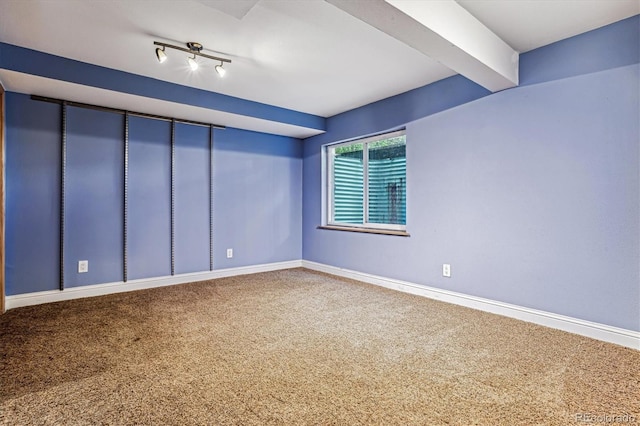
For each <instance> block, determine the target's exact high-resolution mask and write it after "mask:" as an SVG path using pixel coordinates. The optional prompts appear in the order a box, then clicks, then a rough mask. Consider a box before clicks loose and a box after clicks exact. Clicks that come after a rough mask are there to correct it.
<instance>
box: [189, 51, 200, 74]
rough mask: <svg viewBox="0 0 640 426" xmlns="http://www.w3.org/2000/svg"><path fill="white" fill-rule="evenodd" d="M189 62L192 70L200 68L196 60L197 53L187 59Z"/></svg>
mask: <svg viewBox="0 0 640 426" xmlns="http://www.w3.org/2000/svg"><path fill="white" fill-rule="evenodd" d="M187 63H188V64H189V67H190V68H191V71H195V70H197V69H198V63H197V62H196V55H193V58H189V59H187Z"/></svg>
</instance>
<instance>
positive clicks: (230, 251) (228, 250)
mask: <svg viewBox="0 0 640 426" xmlns="http://www.w3.org/2000/svg"><path fill="white" fill-rule="evenodd" d="M232 257H233V249H232V248H231V249H227V259H231V258H232Z"/></svg>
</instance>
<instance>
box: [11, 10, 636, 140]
mask: <svg viewBox="0 0 640 426" xmlns="http://www.w3.org/2000/svg"><path fill="white" fill-rule="evenodd" d="M356 1H367V0H356ZM416 1H438V0H416ZM457 1H458V3H459V4H460V5H461V6H463V7H464V8H465V9H466V10H467V11H468V12H470V13H471V14H472V15H473V16H475V18H477V19H478V20H479V21H480V22H481V23H482V24H484V25H485V26H487V27H488V28H489V29H490V30H492V31H493V32H494V33H495V34H496V35H497V36H498V37H500V38H501V39H502V40H503V41H504V42H506V43H507V44H508V45H509V46H511V47H512V48H513V49H515V50H516V51H518V52H524V51H528V50H531V49H534V48H537V47H540V46H543V45H546V44H549V43H552V42H554V41H557V40H561V39H563V38H567V37H570V36H573V35H576V34H579V33H582V32H585V31H589V30H592V29H594V28H598V27H601V26H603V25H606V24H609V23H612V22H615V21H618V20H620V19H624V18H627V17H629V16H633V15H636V14H638V13H640V0H555V1H551V0H549V1H546V0H457ZM154 40H157V41H162V42H167V43H171V44H177V45H183V44H184V43H185V42H187V41H198V42H200V43H202V44H203V45H204V47H205V50H204V51H203V53H209V54H213V55H220V56H226V57H228V58H230V59H231V60H232V61H233V62H232V63H231V64H229V65H226V66H225V68H227V70H228V72H227V75H226V76H225V78H224V79H220V78H217V76H216V75H215V73H213V66H214V65H216V64H215V63H213V62H210V61H206V60H203V61H202V62H201V64H202V66H201V69H199V70H198V71H197V72H191V71H190V70H189V69H188V67H187V66H186V63H185V54H183V53H182V52H178V51H170V50H167V54H168V56H169V60H168V61H167V62H165V63H164V64H162V65H161V64H158V62H157V61H156V58H155V54H154V46H153V41H154ZM0 41H1V42H5V43H9V44H14V45H17V46H22V47H27V48H30V49H35V50H39V51H43V52H47V53H51V54H55V55H59V56H63V57H67V58H71V59H75V60H79V61H83V62H88V63H92V64H96V65H101V66H104V67H108V68H114V69H118V70H123V71H127V72H130V73H134V74H139V75H143V76H147V77H151V78H155V79H159V80H164V81H168V82H173V83H177V84H181V85H188V86H192V87H196V88H200V89H204V90H209V91H213V92H218V93H222V94H226V95H231V96H236V97H239V98H243V99H248V100H252V101H257V102H262V103H266V104H270V105H275V106H279V107H284V108H288V109H292V110H296V111H301V112H305V113H310V114H316V115H320V116H324V117H328V116H332V115H335V114H338V113H340V112H344V111H347V110H349V109H352V108H355V107H358V106H362V105H365V104H368V103H371V102H374V101H377V100H380V99H383V98H386V97H389V96H392V95H395V94H399V93H402V92H405V91H408V90H410V89H414V88H417V87H420V86H424V85H426V84H429V83H432V82H434V81H437V80H440V79H442V78H445V77H448V76H451V75H454V74H455V72H453V71H452V70H450V69H449V68H447V67H445V66H444V65H442V64H440V63H438V62H436V61H435V60H433V59H431V58H429V57H427V56H426V55H425V54H423V53H420V52H419V51H418V50H415V49H414V48H412V47H409V46H408V45H406V44H404V43H403V42H401V41H399V40H397V39H395V38H393V37H391V36H389V35H387V34H385V33H384V32H382V31H380V30H378V29H376V28H374V27H372V26H370V25H368V24H366V23H365V22H363V21H361V20H359V19H356V18H355V17H353V16H351V15H349V14H347V13H345V12H344V11H343V10H341V9H339V8H337V7H335V6H333V5H332V4H330V3H328V2H325V1H324V0H155V1H148V0H124V1H122V0H93V1H79V0H1V1H0ZM14 74H15V73H14ZM0 80H1V81H2V82H3V83H4V85H5V86H6V89H7V90H10V91H19V92H24V93H34V94H43V93H36V92H35V91H36V90H37V91H39V92H42V91H46V92H47V95H48V96H54V95H55V94H56V93H57V92H58V91H59V92H60V93H58V96H57V97H59V98H62V99H69V97H68V96H65V93H69V87H68V86H69V84H70V83H68V84H57V85H56V84H55V82H50V83H51V84H50V85H47V81H43V80H46V79H36V78H31V77H30V76H24V75H22V76H21V75H10V73H8V72H7V71H2V72H0ZM65 86H66V89H65V88H64V87H65ZM72 86H73V85H72ZM78 86H79V85H78ZM31 87H32V88H31ZM96 90H97V89H94V88H90V87H87V86H79V87H76V88H75V89H73V93H74V96H76V99H70V100H78V101H85V102H87V101H88V99H90V98H93V99H95V96H96V92H95V91H96ZM49 92H50V93H49ZM103 95H104V94H102V95H100V96H103ZM54 97H55V96H54ZM158 102H161V101H158ZM90 103H96V102H95V101H93V102H90ZM103 104H104V103H103ZM108 106H115V105H108ZM182 107H184V108H186V109H185V110H184V111H181V108H182ZM190 108H191V111H188V110H187V109H189V108H188V107H187V106H181V105H179V104H175V105H171V110H172V111H174V114H173V115H174V116H177V117H180V118H189V116H192V115H193V114H194V112H193V108H194V107H190ZM221 119H223V120H225V121H226V122H218V124H223V125H224V124H227V125H230V124H228V123H230V122H233V120H231V121H229V120H228V119H229V117H227V118H224V117H222V118H221ZM209 121H211V120H209ZM233 123H236V122H233ZM240 125H241V126H242V124H240ZM247 126H248V125H247ZM247 126H245V127H247ZM257 127H258V129H257V130H261V129H262V130H263V131H265V130H264V129H263V128H262V127H260V126H257ZM267 131H268V130H267ZM303 133H304V132H302V133H300V132H298V131H296V129H292V130H291V131H287V130H286V129H285V130H284V131H283V134H290V135H295V136H304V134H303Z"/></svg>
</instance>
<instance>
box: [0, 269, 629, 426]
mask: <svg viewBox="0 0 640 426" xmlns="http://www.w3.org/2000/svg"><path fill="white" fill-rule="evenodd" d="M0 379H1V382H0V384H1V386H0V422H1V423H2V424H11V425H26V424H56V425H63V424H64V425H94V424H112V425H124V424H145V425H160V424H172V425H177V424H180V425H182V424H198V425H200V424H210V425H227V424H238V425H262V424H301V425H304V424H313V425H329V424H335V425H357V424H374V425H377V424H387V425H396V424H398V425H401V424H410V425H533V424H541V425H567V424H584V423H581V421H578V420H584V419H587V418H589V419H592V420H593V419H595V420H598V419H600V420H607V419H608V420H612V419H613V417H611V416H625V415H626V416H627V417H625V418H623V417H619V418H617V420H618V421H619V423H623V422H622V420H624V419H627V420H633V418H632V416H633V417H635V422H634V423H638V422H639V421H640V351H635V350H632V349H628V348H623V347H619V346H616V345H612V344H607V343H603V342H599V341H596V340H591V339H588V338H584V337H580V336H576V335H572V334H568V333H564V332H561V331H556V330H551V329H548V328H544V327H540V326H536V325H532V324H528V323H524V322H520V321H517V320H512V319H508V318H503V317H500V316H496V315H492V314H488V313H483V312H479V311H474V310H471V309H467V308H462V307H458V306H454V305H449V304H445V303H441V302H436V301H433V300H429V299H424V298H421V297H417V296H411V295H408V294H403V293H398V292H394V291H391V290H386V289H382V288H378V287H375V286H370V285H367V284H362V283H357V282H354V281H348V280H343V279H338V278H335V277H331V276H329V275H324V274H319V273H315V272H311V271H307V270H303V269H294V270H287V271H279V272H269V273H264V274H256V275H251V276H244V277H234V278H226V279H219V280H214V281H209V282H204V283H195V284H187V285H180V286H175V287H165V288H159V289H152V290H145V291H139V292H133V293H123V294H116V295H109V296H103V297H98V298H91V299H82V300H75V301H68V302H60V303H52V304H48V305H40V306H32V307H26V308H20V309H15V310H11V311H9V312H7V313H6V314H5V315H3V316H0ZM576 415H583V417H582V418H581V419H578V418H576ZM585 415H591V416H600V417H599V418H598V417H584V416H585ZM602 416H609V417H602ZM611 423H613V422H611V421H610V422H609V424H611ZM627 424H628V423H627ZM632 424H633V423H632Z"/></svg>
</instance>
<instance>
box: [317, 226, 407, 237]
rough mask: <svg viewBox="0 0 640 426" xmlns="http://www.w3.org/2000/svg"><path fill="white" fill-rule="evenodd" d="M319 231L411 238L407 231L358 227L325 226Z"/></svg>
mask: <svg viewBox="0 0 640 426" xmlns="http://www.w3.org/2000/svg"><path fill="white" fill-rule="evenodd" d="M318 229H328V230H330V231H347V232H360V233H363V234H382V235H395V236H396V237H410V236H411V235H409V233H408V232H406V231H395V230H392V229H376V228H359V227H356V226H335V225H324V226H318Z"/></svg>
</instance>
